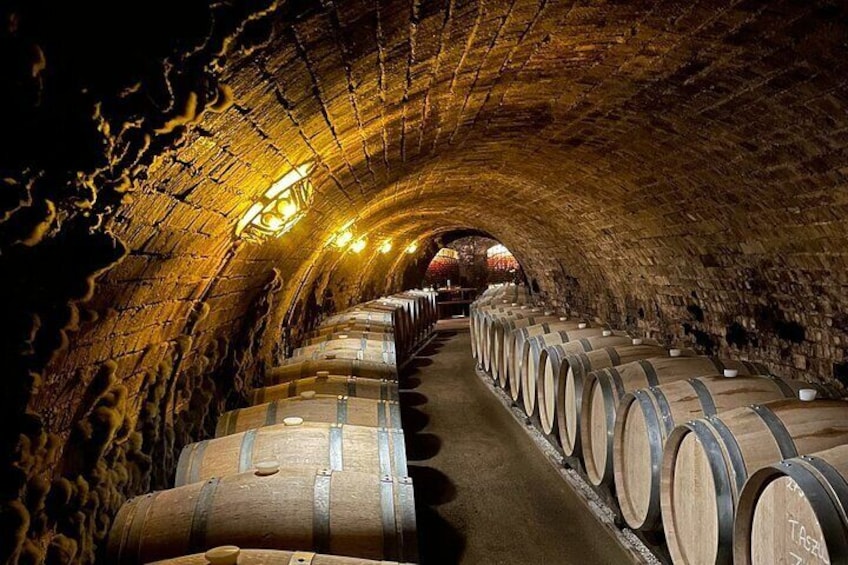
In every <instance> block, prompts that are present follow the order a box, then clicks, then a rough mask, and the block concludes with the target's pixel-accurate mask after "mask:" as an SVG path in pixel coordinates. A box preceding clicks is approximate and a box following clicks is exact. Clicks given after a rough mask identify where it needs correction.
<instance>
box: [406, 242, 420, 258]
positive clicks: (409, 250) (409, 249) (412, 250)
mask: <svg viewBox="0 0 848 565" xmlns="http://www.w3.org/2000/svg"><path fill="white" fill-rule="evenodd" d="M416 251H418V242H417V241H413V242H412V243H410V244H409V245H408V246H407V247H406V252H407V253H409V254H410V255H411V254H413V253H415V252H416Z"/></svg>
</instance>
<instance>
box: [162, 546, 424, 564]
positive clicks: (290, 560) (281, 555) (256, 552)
mask: <svg viewBox="0 0 848 565" xmlns="http://www.w3.org/2000/svg"><path fill="white" fill-rule="evenodd" d="M148 565H209V560H208V559H206V556H205V554H203V553H195V554H194V555H185V556H182V557H174V558H173V559H165V560H163V561H155V562H153V563H150V564H148ZM238 565H411V564H410V563H406V564H403V563H400V562H398V561H374V560H371V559H361V558H359V557H345V556H342V555H324V554H320V553H313V552H311V551H280V550H274V549H242V550H241V551H240V553H239V556H238Z"/></svg>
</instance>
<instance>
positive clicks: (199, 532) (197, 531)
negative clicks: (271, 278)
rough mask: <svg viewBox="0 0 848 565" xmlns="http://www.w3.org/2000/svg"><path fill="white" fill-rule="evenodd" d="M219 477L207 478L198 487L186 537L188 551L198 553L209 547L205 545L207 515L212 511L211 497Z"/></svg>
mask: <svg viewBox="0 0 848 565" xmlns="http://www.w3.org/2000/svg"><path fill="white" fill-rule="evenodd" d="M220 481H221V479H219V478H217V477H215V478H212V479H209V480H208V481H206V482H205V483H203V486H202V487H200V493H199V494H198V496H197V502H196V503H195V505H194V513H193V514H192V516H191V531H190V533H189V538H188V553H200V552H201V551H206V550H207V549H209V548H208V547H207V545H206V530H207V526H208V523H209V516H210V514H211V513H212V499H214V498H215V491H216V490H217V489H218V483H219V482H220Z"/></svg>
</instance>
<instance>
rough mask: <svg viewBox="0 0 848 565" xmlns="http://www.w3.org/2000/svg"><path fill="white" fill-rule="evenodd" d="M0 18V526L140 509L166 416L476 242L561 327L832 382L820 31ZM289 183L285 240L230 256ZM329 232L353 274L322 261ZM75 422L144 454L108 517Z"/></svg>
mask: <svg viewBox="0 0 848 565" xmlns="http://www.w3.org/2000/svg"><path fill="white" fill-rule="evenodd" d="M12 4H14V5H11V6H10V7H7V8H3V9H2V15H3V22H4V26H5V27H4V28H3V31H2V36H1V37H0V39H2V45H0V48H2V49H3V52H4V54H6V55H8V56H6V57H4V58H3V66H2V69H0V71H2V73H3V76H4V77H6V78H7V79H8V81H7V84H9V85H10V86H9V88H8V89H6V90H5V92H4V93H3V96H4V99H3V104H2V105H0V106H2V108H3V112H4V115H5V117H6V121H7V123H10V124H11V132H12V135H11V136H9V140H10V141H11V142H12V143H7V145H8V147H6V148H5V149H6V150H5V151H3V152H2V156H0V169H2V175H0V177H2V178H3V181H2V182H3V186H4V188H5V189H6V192H5V193H4V195H3V200H2V202H0V204H2V208H0V211H2V213H1V214H0V266H1V267H2V269H3V271H4V273H6V274H7V276H6V277H5V281H4V283H3V284H4V290H5V291H6V292H5V297H4V301H5V302H4V306H5V307H6V311H7V312H8V318H9V320H10V324H9V326H10V327H11V328H12V329H13V330H14V331H13V333H14V334H15V336H16V337H15V338H14V339H10V340H8V342H7V343H6V344H5V345H4V346H3V347H4V350H3V355H4V357H5V358H8V359H9V363H8V366H9V367H10V369H9V375H10V377H9V381H10V383H13V384H12V385H10V387H11V388H10V392H9V394H7V398H6V399H4V402H7V403H9V404H10V410H11V413H14V414H15V415H16V416H17V417H19V419H20V422H19V425H18V426H17V427H15V426H13V427H11V428H10V432H9V433H8V434H7V435H6V436H5V439H6V442H5V443H4V446H7V447H8V446H14V445H15V442H16V441H17V438H18V435H19V431H20V430H25V435H27V437H29V438H30V439H29V440H28V441H29V443H28V445H29V446H30V450H31V451H32V454H30V455H31V456H26V457H24V459H26V460H27V461H28V463H27V465H23V466H22V465H20V464H18V465H17V467H16V469H18V470H17V471H15V472H14V473H12V474H13V475H14V476H15V477H17V478H16V479H15V481H16V482H15V481H12V483H10V484H15V485H29V486H27V487H26V488H25V487H24V486H21V487H20V488H12V489H10V492H3V493H0V494H2V496H3V500H4V501H6V500H13V501H14V500H18V498H20V497H25V496H28V495H26V494H25V493H26V492H27V488H31V489H34V488H35V487H33V486H32V485H31V484H30V483H32V481H33V480H35V478H39V477H40V478H41V479H43V478H44V477H45V476H47V477H52V478H53V479H56V478H57V477H72V476H73V475H74V473H76V472H79V473H80V476H83V477H85V478H86V480H88V481H89V482H91V483H92V484H101V483H102V485H107V486H102V485H101V486H102V488H104V489H106V490H107V491H108V492H113V491H115V492H119V493H121V495H123V494H126V493H128V492H132V491H134V490H135V491H138V490H139V489H140V488H141V487H143V486H145V485H144V484H141V483H143V482H144V481H147V485H148V486H149V484H150V481H151V480H152V481H153V485H154V486H155V485H156V484H161V483H163V482H164V480H163V478H162V475H163V473H164V474H167V472H169V471H168V468H169V465H171V464H172V463H173V462H169V460H168V459H167V457H168V456H166V455H162V454H163V453H164V454H167V453H170V452H171V450H172V448H174V445H175V444H176V445H177V446H179V445H181V442H182V443H184V442H186V441H190V440H191V439H196V438H197V437H202V436H203V434H204V432H203V429H204V428H203V422H204V421H206V420H205V418H207V416H208V414H207V412H205V411H203V410H205V409H202V407H203V406H205V405H206V404H209V400H208V398H207V397H206V396H197V394H194V393H193V392H192V390H203V391H207V392H208V391H212V390H213V389H214V390H215V391H216V392H214V394H213V392H208V394H209V395H211V396H212V397H214V398H215V399H216V402H218V404H216V406H217V408H218V409H220V408H223V407H224V406H225V405H226V403H227V402H230V403H231V402H232V398H233V396H232V395H231V393H232V394H234V395H237V394H238V393H239V392H240V391H242V390H243V388H244V387H247V386H249V384H250V383H249V381H250V379H252V378H254V377H253V375H255V374H259V373H261V369H262V367H263V366H265V365H267V364H269V363H273V362H274V361H275V360H279V358H280V357H281V356H282V355H283V352H284V347H285V344H286V343H288V342H287V341H285V340H283V339H282V338H281V336H284V335H288V337H287V338H286V339H290V338H291V337H292V336H291V335H289V333H290V332H294V334H296V333H297V330H298V328H299V327H302V325H303V324H304V323H307V322H308V321H309V319H310V316H312V317H314V315H315V313H316V312H318V311H320V310H321V309H322V308H326V304H322V299H323V298H322V297H324V298H326V297H328V296H332V300H333V304H334V306H335V307H340V306H343V305H345V304H347V303H349V302H352V301H356V300H358V299H360V298H366V297H369V296H370V295H372V294H374V293H380V292H384V291H390V290H396V289H397V288H398V287H399V286H401V285H402V284H403V281H404V271H405V270H406V269H413V268H416V265H417V268H420V267H421V265H423V266H425V267H426V264H427V260H428V259H429V257H427V256H426V255H427V253H429V252H434V249H433V246H428V245H427V243H428V242H429V241H431V240H432V239H433V238H434V237H436V236H439V235H444V234H445V233H449V232H451V231H463V230H480V231H483V232H485V233H487V234H491V235H492V236H493V237H495V238H497V239H498V240H500V241H501V242H502V243H504V244H505V245H506V246H507V247H508V248H509V249H510V250H511V251H513V252H514V253H515V255H516V256H517V257H518V258H519V260H520V261H521V263H522V266H523V267H524V269H525V271H526V273H527V275H528V277H529V278H530V279H532V280H533V281H534V282H535V283H536V284H537V285H538V287H539V289H540V291H541V294H542V295H543V296H544V297H545V298H546V299H547V300H548V301H549V302H551V303H553V304H555V305H557V306H560V307H562V308H566V309H570V310H572V311H574V312H575V313H579V314H582V315H588V316H600V317H603V318H605V319H607V320H608V321H609V322H611V323H613V324H616V325H619V326H621V327H628V328H630V329H632V330H636V331H639V332H641V333H644V334H647V335H652V336H655V337H660V338H663V339H666V340H668V341H674V342H678V343H680V342H682V343H687V344H691V343H695V344H696V345H697V346H698V347H700V350H701V351H709V352H722V353H724V354H728V355H732V356H737V357H746V358H752V359H756V360H760V361H764V362H767V363H769V364H770V366H771V367H772V368H774V369H775V371H776V372H777V373H779V374H782V375H784V376H796V377H803V378H808V379H813V380H822V379H832V378H833V377H842V376H844V375H846V374H848V368H846V367H848V366H846V364H845V363H844V359H845V343H846V340H848V333H846V330H848V316H846V314H845V312H846V310H847V308H846V306H848V304H846V299H845V295H846V293H845V285H846V282H848V281H846V276H845V265H846V252H845V249H846V248H848V238H846V229H845V227H846V226H845V220H844V217H845V213H846V210H848V198H846V194H848V191H846V188H848V187H846V178H848V167H847V166H846V161H848V159H846V141H848V129H846V124H848V116H846V109H848V89H846V87H847V86H848V85H847V84H846V82H848V78H846V77H848V17H846V16H848V14H846V7H845V4H844V3H843V2H838V1H835V0H832V1H809V2H797V1H731V0H700V1H698V0H695V1H691V2H679V1H676V0H640V1H628V2H618V1H598V2H576V1H565V0H562V1H554V0H488V1H482V0H480V1H460V0H432V1H431V0H426V1H424V0H406V1H379V2H377V1H355V0H335V1H333V0H322V1H321V2H318V1H288V2H287V1H284V0H278V1H277V2H272V1H270V0H267V1H259V0H257V1H256V2H250V3H244V5H243V6H241V5H239V6H235V5H232V4H227V3H206V2H202V1H200V0H198V1H197V2H185V3H179V5H178V6H177V5H173V3H170V4H169V3H168V2H164V0H159V1H155V2H154V1H151V2H147V3H132V4H131V5H130V6H131V9H129V8H127V7H125V8H126V10H124V8H122V9H121V10H118V9H116V10H112V11H109V12H105V11H102V10H101V9H100V8H97V7H95V6H94V5H91V6H87V5H85V6H81V5H78V4H68V5H66V6H64V7H62V9H61V10H59V9H54V8H55V7H53V6H51V5H50V3H49V2H29V3H27V2H21V3H14V2H13V3H12ZM305 162H312V163H314V169H313V173H312V175H311V180H312V183H313V185H314V187H315V192H316V196H315V200H314V203H313V205H312V207H311V208H310V210H309V212H308V214H307V216H306V217H305V219H304V220H303V221H301V222H300V223H299V224H298V225H296V226H295V227H294V229H293V230H292V231H291V232H290V233H288V234H286V235H285V236H284V237H282V238H280V239H276V240H271V241H268V242H266V243H264V244H262V245H255V244H250V243H245V242H241V243H238V242H237V241H236V238H235V237H234V232H235V226H236V223H237V222H238V220H239V219H240V218H241V216H242V215H243V214H244V213H245V211H246V210H247V209H248V207H249V206H250V205H251V204H252V202H253V201H254V199H255V198H257V197H258V196H259V195H260V194H262V193H263V192H264V191H265V190H266V189H267V188H268V186H269V185H270V184H271V183H272V182H274V181H275V180H276V179H278V178H279V177H281V176H282V175H283V174H285V173H286V172H288V171H289V170H291V169H292V167H295V166H298V165H300V164H303V163H305ZM351 220H353V221H354V223H353V224H352V226H353V229H354V230H355V232H356V233H357V235H365V236H367V237H368V238H369V246H368V247H367V248H366V250H365V251H363V252H362V253H361V254H360V255H351V254H340V253H339V252H338V251H336V250H334V249H333V248H331V247H330V248H328V247H326V245H325V243H326V242H327V241H328V238H330V237H331V236H332V234H333V233H334V232H336V230H338V229H339V228H340V227H341V226H342V225H345V224H346V223H347V222H350V221H351ZM385 238H391V239H392V240H393V241H394V242H395V248H394V250H393V252H392V253H390V254H387V255H379V254H377V253H376V247H377V245H376V243H377V242H378V241H380V240H382V239H385ZM411 241H420V242H421V243H422V251H421V253H419V255H418V256H411V255H407V254H404V253H403V248H404V247H405V246H406V245H407V244H408V243H409V242H411ZM295 337H296V335H295ZM208 375H214V378H213V379H212V381H214V383H213V384H209V383H210V382H212V381H209V380H208V378H212V377H208ZM207 377H208V378H207ZM204 379H206V380H204ZM201 382H202V383H206V384H203V385H202V386H201V385H200V384H198V383H201ZM104 386H105V387H106V388H105V389H104V390H108V391H112V392H110V394H109V395H106V396H103V395H102V394H100V395H98V394H97V393H95V392H92V387H95V389H97V390H99V389H98V388H97V387H101V388H102V387H104ZM204 387H205V388H204ZM115 391H118V392H115ZM121 391H122V392H121ZM222 391H224V392H222ZM101 392H102V391H101ZM204 394H205V393H204ZM122 395H123V396H122ZM228 395H229V396H228ZM124 397H125V398H126V401H124V400H120V399H122V398H124ZM104 398H109V399H113V400H114V403H115V406H113V407H112V408H114V409H115V410H116V411H117V412H118V413H120V414H121V415H122V417H123V418H124V419H123V420H120V421H121V422H123V424H121V425H120V426H123V427H120V426H119V429H118V430H112V432H113V436H114V434H118V435H119V436H120V433H119V432H120V430H121V429H126V430H133V429H136V428H135V426H138V429H139V430H141V431H138V432H137V433H138V434H140V435H139V437H142V439H144V440H145V441H146V442H147V443H144V442H141V440H139V442H140V443H138V445H144V446H147V447H143V448H138V447H137V445H136V443H134V442H132V441H130V442H128V443H122V444H121V445H128V446H135V447H132V448H131V447H122V448H121V449H123V450H124V451H126V454H124V455H121V457H125V458H128V459H131V458H132V457H131V455H132V454H133V453H135V451H133V449H136V450H137V451H138V450H140V451H139V453H142V454H143V455H144V456H145V457H148V458H149V457H151V456H152V457H153V459H157V457H158V455H161V457H159V459H158V460H164V461H165V463H164V464H163V465H164V467H165V470H164V471H162V472H158V471H156V470H155V469H156V468H157V467H156V466H153V467H152V469H153V470H151V466H150V464H149V463H147V464H139V469H141V470H139V471H138V476H139V477H142V478H143V480H142V479H139V480H140V481H141V483H138V484H136V483H132V485H133V486H132V487H129V486H126V484H124V483H120V485H121V486H115V484H113V483H111V482H109V481H106V480H105V479H102V477H101V478H100V479H96V478H95V476H100V475H97V473H99V471H96V470H97V469H99V467H97V466H96V465H93V466H91V468H86V469H84V470H83V471H80V470H79V469H78V468H77V467H76V466H74V465H72V464H71V463H69V461H77V459H73V458H71V459H69V457H70V456H69V455H68V454H67V453H66V451H67V450H66V449H65V448H64V446H65V443H64V442H65V441H66V440H67V439H68V438H73V437H76V436H75V435H74V434H78V433H82V432H79V429H80V426H81V425H82V424H80V422H83V421H85V422H89V421H88V420H86V418H89V419H90V418H92V417H93V416H92V414H94V413H95V411H93V408H92V406H100V404H102V403H103V402H106V400H104ZM115 399H119V400H120V402H119V400H115ZM92 403H94V404H92ZM98 403H100V404H98ZM204 403H206V404H204ZM154 405H155V406H158V407H159V408H158V409H157V410H155V411H152V412H151V410H152V409H151V408H150V406H154ZM109 422H112V420H109ZM151 422H152V423H151ZM142 424H143V425H142ZM92 425H94V424H91V422H89V423H87V424H85V426H89V427H90V426H92ZM110 425H111V424H110ZM85 426H83V427H85ZM95 428H96V426H95ZM85 429H88V428H85ZM110 429H111V428H110ZM75 430H76V431H75ZM155 430H158V431H157V432H156V433H154V431H155ZM160 432H161V433H160ZM128 433H129V432H128ZM96 435H97V434H95V436H96ZM109 437H112V436H109ZM128 437H135V436H133V435H132V434H130V436H128ZM163 438H164V439H163ZM175 438H176V439H175ZM48 439H49V440H50V441H48ZM110 441H111V439H110ZM39 442H41V443H39ZM50 442H53V443H50ZM157 442H159V443H157ZM169 442H170V443H169ZM160 443H161V445H162V446H164V447H161V446H160ZM38 445H41V446H42V447H39V448H36V447H32V446H38ZM51 445H56V446H59V447H56V448H51V449H47V448H46V447H43V446H51ZM108 445H111V444H108ZM151 445H155V446H160V447H156V448H155V449H154V448H153V447H150V446H151ZM45 449H46V450H47V451H44V450H45ZM109 449H111V448H109ZM109 449H107V448H105V447H104V448H103V449H102V450H101V451H102V453H105V454H107V455H106V456H108V454H109V453H113V452H112V451H109ZM116 449H117V448H116ZM151 449H152V450H153V451H150V450H151ZM39 450H41V451H39ZM156 450H159V451H156ZM95 451H97V450H95ZM124 451H120V450H119V451H118V452H115V453H122V454H123V453H124ZM7 452H8V453H13V454H16V455H15V457H21V456H20V450H18V451H17V452H15V451H14V450H12V451H9V450H7ZM27 453H29V452H27ZM127 454H129V455H127ZM157 454H158V455H157ZM114 457H118V455H114ZM138 457H141V456H138ZM163 457H164V459H162V458H163ZM12 459H13V458H12ZM12 459H10V461H11V460H12ZM142 459H143V458H142ZM98 461H100V460H98ZM145 465H147V466H145ZM21 469H22V470H21ZM68 469H70V470H68ZM130 475H131V476H135V475H132V474H130ZM69 480H70V479H69ZM98 480H100V481H101V483H97V481H98ZM110 480H111V479H110ZM103 481H106V482H103ZM131 482H132V481H131ZM107 483H108V484H107ZM107 487H108V488H107ZM63 488H64V487H63ZM68 488H70V487H68ZM92 488H94V487H92ZM98 488H100V487H98ZM108 489H113V490H108ZM48 490H49V489H48ZM37 492H42V491H37ZM22 493H24V494H22ZM42 494H43V492H42ZM43 495H44V494H43ZM44 496H47V495H44ZM68 496H71V495H68ZM104 497H105V495H104ZM106 498H108V497H106ZM110 500H111V499H110ZM31 506H32V505H30V506H27V505H20V504H19V505H17V506H15V505H13V506H12V507H13V509H14V511H13V512H11V513H8V512H7V513H6V514H4V516H13V517H14V519H11V518H10V519H8V520H6V522H9V520H11V522H10V523H11V524H12V526H11V527H8V528H4V531H8V532H12V533H13V534H14V537H15V539H14V543H13V544H12V545H9V547H14V548H16V549H15V551H18V552H19V553H20V552H23V553H20V555H24V554H26V555H30V556H38V555H40V556H41V557H43V556H44V555H45V552H47V553H49V552H50V551H52V552H53V553H52V554H50V555H54V557H55V555H59V554H60V553H62V552H63V551H64V552H66V553H67V551H70V550H67V547H66V544H65V542H64V541H59V542H56V541H55V540H56V539H59V540H61V539H62V537H61V536H67V537H71V538H74V539H76V542H78V543H79V544H80V545H79V547H80V548H82V549H79V552H81V553H79V554H78V555H83V553H85V555H88V553H86V552H89V553H90V552H91V551H94V550H93V549H91V547H92V546H91V543H88V542H90V541H91V540H87V538H86V539H82V538H80V539H77V538H75V537H74V535H72V534H70V533H68V532H69V531H70V530H73V527H71V526H68V527H67V528H65V530H67V531H65V530H62V528H61V527H59V526H56V525H55V524H53V522H51V521H50V519H48V518H49V516H48V518H44V519H43V520H41V519H40V518H39V519H36V518H33V519H32V520H30V518H26V519H25V517H21V516H24V509H25V507H26V508H29V509H30V510H32V508H31ZM35 506H37V504H36V505H35ZM48 506H49V505H48ZM39 508H40V507H39ZM113 510H114V508H111V507H106V506H103V507H99V508H97V509H95V510H92V511H91V513H92V514H97V515H99V514H98V512H99V513H101V514H105V515H109V514H110V512H112V511H113ZM33 512H35V511H33ZM38 512H44V510H43V509H42V510H39V511H38ZM36 514H37V513H36ZM19 515H20V516H19ZM33 516H35V514H34V515H33ZM39 516H40V515H39ZM4 519H5V518H4ZM51 519H52V518H51ZM49 524H53V525H49ZM7 525H8V524H7ZM21 532H23V533H21ZM27 532H28V533H27ZM83 538H85V536H83ZM26 540H30V541H26ZM33 540H35V541H33ZM51 540H54V541H51ZM86 540H87V541H86ZM96 542H97V539H95V540H94V544H95V545H96ZM51 544H52V545H51ZM0 545H2V544H0ZM66 550H67V551H66ZM78 558H79V559H80V562H87V560H88V557H78ZM57 559H58V558H57ZM35 561H36V562H37V559H35ZM54 561H55V562H61V560H54ZM27 562H32V560H30V561H27Z"/></svg>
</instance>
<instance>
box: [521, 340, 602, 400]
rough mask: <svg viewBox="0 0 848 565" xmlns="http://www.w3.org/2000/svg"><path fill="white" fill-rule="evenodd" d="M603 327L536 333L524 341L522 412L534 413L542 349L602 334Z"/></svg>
mask: <svg viewBox="0 0 848 565" xmlns="http://www.w3.org/2000/svg"><path fill="white" fill-rule="evenodd" d="M605 331H607V330H606V329H605V328H601V327H595V328H579V327H578V329H576V330H560V331H557V332H553V333H549V334H542V335H537V336H535V337H531V338H530V339H528V340H527V341H526V342H525V348H524V350H525V353H526V355H525V356H524V361H523V366H522V368H521V375H520V380H521V399H522V401H523V407H524V413H525V414H527V415H528V416H533V415H534V414H535V413H536V399H537V398H538V394H537V392H536V385H537V383H538V382H539V359H540V358H541V356H542V351H544V349H545V348H546V347H548V346H550V345H555V344H562V343H568V342H569V341H575V340H579V339H583V338H586V337H596V336H602V335H603V333H604V332H605Z"/></svg>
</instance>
